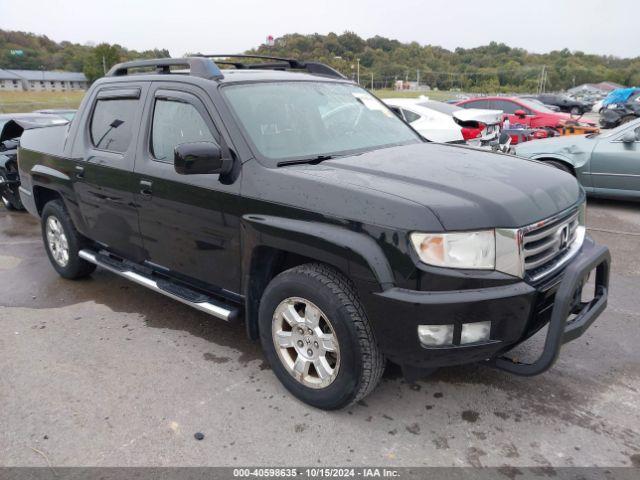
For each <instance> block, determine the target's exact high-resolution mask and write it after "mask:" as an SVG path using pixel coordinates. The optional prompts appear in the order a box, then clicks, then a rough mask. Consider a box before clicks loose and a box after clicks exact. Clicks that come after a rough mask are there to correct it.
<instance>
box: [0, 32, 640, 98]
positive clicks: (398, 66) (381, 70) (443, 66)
mask: <svg viewBox="0 0 640 480" xmlns="http://www.w3.org/2000/svg"><path fill="white" fill-rule="evenodd" d="M16 51H21V52H22V54H17V53H16ZM245 53H254V54H263V55H273V56H283V57H293V58H298V59H302V60H311V59H313V60H317V61H321V62H324V63H327V64H329V65H331V66H332V67H334V68H336V69H337V70H339V71H340V72H342V73H343V74H345V75H347V76H348V77H350V78H354V79H355V78H356V77H357V75H358V70H359V77H360V83H361V84H363V85H364V86H367V87H371V86H373V87H375V88H382V87H387V88H392V87H393V84H394V82H395V81H397V80H409V81H416V80H417V79H418V78H419V80H420V83H423V84H426V85H429V86H430V87H432V88H439V89H451V88H459V89H461V90H464V91H469V92H474V91H477V92H480V91H483V92H531V91H535V90H536V88H537V85H538V82H539V79H540V75H541V72H542V69H543V67H546V71H547V80H546V86H547V90H564V89H567V88H570V87H572V86H574V85H579V84H582V83H595V82H601V81H612V82H616V83H620V84H622V85H630V86H631V85H633V86H635V85H639V84H640V57H636V58H618V57H614V56H604V55H592V54H587V53H584V52H580V51H573V52H572V51H569V50H568V49H566V48H565V49H562V50H554V51H552V52H549V53H544V54H538V53H530V52H528V51H526V50H524V49H521V48H511V47H509V46H507V45H505V44H503V43H496V42H491V43H490V44H489V45H486V46H481V47H476V48H456V49H455V50H453V51H452V50H447V49H445V48H442V47H438V46H433V45H420V44H419V43H417V42H411V43H402V42H400V41H398V40H393V39H389V38H385V37H381V36H375V37H372V38H367V39H364V38H361V37H360V36H358V35H357V34H355V33H353V32H344V33H342V34H336V33H329V34H327V35H320V34H312V35H301V34H297V33H293V34H288V35H284V36H282V37H279V38H277V39H275V42H274V45H271V46H269V45H261V46H259V47H257V48H255V49H252V50H249V51H247V52H245ZM160 57H169V51H168V50H166V49H154V50H145V51H136V50H129V49H127V48H125V47H122V46H121V45H117V44H114V45H111V44H108V43H101V44H98V45H89V44H85V45H80V44H77V43H71V42H66V41H65V42H59V43H58V42H55V41H53V40H51V39H49V38H47V37H46V36H44V35H35V34H33V33H26V32H14V31H5V30H0V68H9V69H11V68H14V69H31V70H38V69H44V70H69V71H82V72H84V73H85V75H86V76H87V78H88V79H89V80H90V81H93V80H95V79H96V78H99V77H100V76H102V75H103V74H104V71H105V69H108V68H110V67H111V66H112V65H114V64H115V63H118V62H121V61H126V60H132V59H136V58H160Z"/></svg>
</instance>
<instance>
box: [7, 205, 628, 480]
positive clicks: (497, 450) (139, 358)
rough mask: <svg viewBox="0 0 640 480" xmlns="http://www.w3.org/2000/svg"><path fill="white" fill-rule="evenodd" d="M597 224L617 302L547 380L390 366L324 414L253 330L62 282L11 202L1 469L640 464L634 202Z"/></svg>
mask: <svg viewBox="0 0 640 480" xmlns="http://www.w3.org/2000/svg"><path fill="white" fill-rule="evenodd" d="M588 220H589V224H590V226H591V234H592V235H593V236H594V237H595V238H596V240H597V241H599V242H601V243H605V244H607V245H609V247H610V248H611V251H612V254H613V260H614V263H613V271H612V275H611V296H610V302H609V307H608V309H607V311H606V312H605V313H604V314H603V316H602V317H601V318H600V319H599V320H598V321H597V322H596V323H595V324H594V326H593V327H592V328H591V329H590V330H589V331H588V332H587V333H586V334H585V335H584V336H583V337H581V338H579V339H578V340H576V341H574V342H572V343H570V344H567V345H566V346H565V347H564V349H563V351H562V354H561V357H560V360H559V361H558V363H557V364H556V365H555V367H554V368H553V369H552V370H550V371H549V372H547V373H546V374H544V375H542V376H538V377H534V378H518V377H514V376H510V375H508V374H506V373H502V372H499V371H495V370H492V369H489V368H486V367H482V366H467V367H459V368H447V369H442V370H440V371H438V372H437V373H435V374H434V375H433V376H432V377H430V378H429V379H427V380H424V381H421V382H419V383H418V384H416V385H409V384H407V383H405V382H404V381H403V380H402V379H401V378H400V376H399V374H398V369H397V368H389V369H388V371H387V372H386V373H385V377H384V379H383V381H382V383H381V384H380V386H379V387H378V389H377V390H376V391H375V392H374V393H373V394H372V395H370V396H369V397H368V398H366V400H365V401H363V402H361V403H360V404H358V405H355V406H354V407H352V408H349V409H346V410H344V411H340V412H333V413H327V412H322V411H318V410H314V409H312V408H310V407H307V406H306V405H304V404H302V403H300V402H298V401H296V400H295V399H293V398H292V397H291V396H289V395H288V394H287V393H286V392H285V390H284V389H283V387H281V386H280V384H279V383H278V381H277V380H276V378H275V377H274V375H273V374H272V372H271V371H270V369H269V367H268V366H267V365H266V363H265V361H264V359H263V356H262V353H261V351H260V348H259V346H258V345H257V344H254V343H252V342H249V341H248V340H247V339H246V337H245V333H244V328H243V327H242V326H240V325H228V324H225V323H223V322H220V321H216V320H211V319H210V318H209V317H207V316H205V315H204V314H201V313H199V312H196V311H193V310H191V309H189V308H188V307H186V306H184V305H181V304H179V303H176V302H172V301H171V300H168V299H166V298H165V297H162V296H160V295H158V294H155V293H152V292H150V291H147V290H145V289H143V288H142V287H139V286H136V285H133V284H130V283H127V282H126V281H125V280H121V279H119V278H117V277H116V276H114V275H112V274H110V273H108V272H105V271H98V272H96V273H95V274H94V275H93V276H92V278H90V279H87V280H84V281H80V282H69V281H65V280H62V279H61V278H59V277H58V276H57V275H56V274H55V272H54V271H53V269H52V268H51V267H50V266H49V264H48V260H47V258H46V256H45V254H44V250H43V247H42V243H41V239H40V233H39V226H38V222H37V220H36V219H34V218H31V217H30V216H28V215H26V214H21V213H10V212H6V211H4V210H1V209H0V278H1V280H0V425H1V426H2V428H1V429H0V432H1V433H0V465H2V466H26V465H28V466H46V465H47V463H48V462H50V463H51V464H52V465H56V466H77V465H82V466H150V465H154V466H187V465H189V466H195V465H212V466H213V465H227V466H229V465H354V466H369V465H380V466H386V465H388V466H421V465H429V466H449V465H453V466H464V465H471V466H479V465H482V466H505V465H510V466H536V467H546V468H552V467H556V466H574V465H575V466H591V465H598V466H629V465H636V466H639V465H640V430H639V429H638V425H640V409H639V408H638V406H639V395H638V393H639V390H640V354H639V353H638V352H639V349H638V345H639V343H640V323H639V322H640V313H639V312H640V295H638V293H639V290H638V282H639V279H640V278H639V277H640V253H639V252H640V210H639V205H638V204H632V203H623V202H613V201H595V200H594V201H592V202H590V206H589V212H588ZM196 432H202V433H204V435H205V437H204V439H203V440H202V441H197V440H195V439H194V433H196Z"/></svg>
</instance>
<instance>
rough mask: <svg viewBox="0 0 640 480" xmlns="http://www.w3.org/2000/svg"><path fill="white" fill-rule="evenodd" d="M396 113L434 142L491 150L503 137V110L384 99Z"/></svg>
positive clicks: (426, 100)
mask: <svg viewBox="0 0 640 480" xmlns="http://www.w3.org/2000/svg"><path fill="white" fill-rule="evenodd" d="M382 101H383V102H385V103H386V104H387V106H388V107H389V108H391V109H392V110H393V111H394V112H396V113H397V114H398V115H400V116H401V117H402V118H404V120H405V121H406V122H407V123H410V124H411V126H412V127H413V128H415V129H416V130H417V131H418V133H420V135H422V136H423V137H424V138H426V139H427V140H431V141H432V142H440V143H465V142H466V143H467V144H469V145H473V146H478V147H480V146H488V145H490V144H491V143H492V142H495V141H496V140H497V139H498V137H499V136H500V129H501V124H502V118H503V113H502V111H501V110H480V109H477V108H469V109H465V108H462V107H458V106H456V105H451V104H449V103H443V102H436V101H434V100H429V99H428V98H425V97H421V98H386V99H382Z"/></svg>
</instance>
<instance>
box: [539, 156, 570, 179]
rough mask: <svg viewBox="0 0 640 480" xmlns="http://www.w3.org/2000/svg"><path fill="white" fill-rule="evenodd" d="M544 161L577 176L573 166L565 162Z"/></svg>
mask: <svg viewBox="0 0 640 480" xmlns="http://www.w3.org/2000/svg"><path fill="white" fill-rule="evenodd" d="M544 163H546V164H548V165H551V166H553V167H556V168H557V169H558V170H562V171H563V172H567V173H569V174H571V175H573V176H575V175H574V173H573V172H572V171H571V168H570V167H569V166H568V165H566V164H565V163H562V162H559V161H557V160H546V161H545V162H544Z"/></svg>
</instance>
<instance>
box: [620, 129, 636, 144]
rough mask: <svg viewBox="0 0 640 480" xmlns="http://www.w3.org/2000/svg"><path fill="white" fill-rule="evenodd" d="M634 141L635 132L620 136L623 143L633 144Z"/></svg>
mask: <svg viewBox="0 0 640 480" xmlns="http://www.w3.org/2000/svg"><path fill="white" fill-rule="evenodd" d="M636 140H637V138H636V132H633V131H629V132H625V134H624V135H623V136H622V142H623V143H635V142H636Z"/></svg>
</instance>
